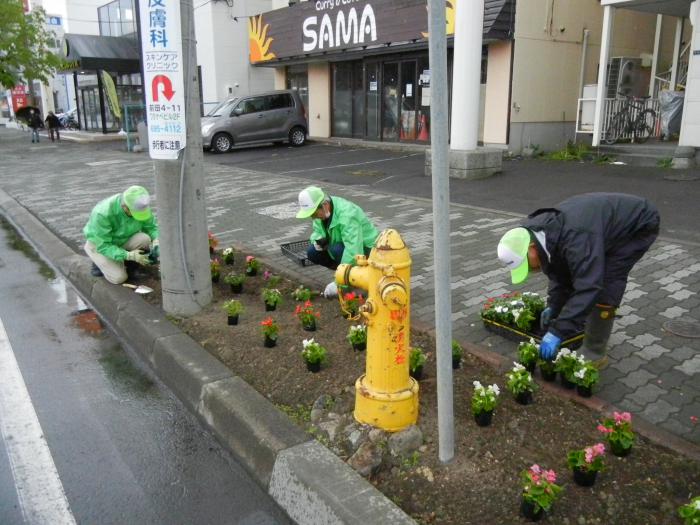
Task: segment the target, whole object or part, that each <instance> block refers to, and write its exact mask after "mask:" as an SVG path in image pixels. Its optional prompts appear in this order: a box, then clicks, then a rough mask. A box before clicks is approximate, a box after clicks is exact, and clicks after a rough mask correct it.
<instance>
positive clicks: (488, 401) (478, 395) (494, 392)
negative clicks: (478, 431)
mask: <svg viewBox="0 0 700 525" xmlns="http://www.w3.org/2000/svg"><path fill="white" fill-rule="evenodd" d="M500 393H501V391H500V389H499V388H498V385H496V384H493V385H489V386H486V387H485V386H484V385H482V384H481V383H480V382H479V381H474V393H473V394H472V414H473V415H474V420H475V421H476V424H477V425H479V426H480V427H486V426H488V425H490V424H491V419H492V418H493V410H494V409H495V408H496V404H497V403H498V396H499V395H500Z"/></svg>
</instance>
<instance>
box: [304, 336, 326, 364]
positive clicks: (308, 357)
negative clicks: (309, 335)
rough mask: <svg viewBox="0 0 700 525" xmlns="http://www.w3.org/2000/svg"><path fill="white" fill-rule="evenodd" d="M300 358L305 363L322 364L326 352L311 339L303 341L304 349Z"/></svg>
mask: <svg viewBox="0 0 700 525" xmlns="http://www.w3.org/2000/svg"><path fill="white" fill-rule="evenodd" d="M301 356H302V357H303V358H304V361H306V362H307V363H311V364H313V363H324V362H325V361H326V359H327V357H328V356H327V352H326V349H325V348H324V347H322V346H321V345H320V344H318V343H317V342H316V341H314V340H313V339H304V349H303V350H302V351H301Z"/></svg>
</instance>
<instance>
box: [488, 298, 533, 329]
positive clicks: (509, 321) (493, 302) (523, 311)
mask: <svg viewBox="0 0 700 525" xmlns="http://www.w3.org/2000/svg"><path fill="white" fill-rule="evenodd" d="M544 308H545V302H544V299H542V298H541V297H540V296H539V294H536V293H534V292H525V293H523V294H520V293H518V292H516V293H512V294H505V295H501V296H499V297H491V298H489V299H488V300H487V301H486V303H485V304H484V308H483V309H482V311H481V317H482V318H483V319H487V320H489V321H495V322H497V323H501V324H506V325H515V326H517V327H518V328H520V329H521V330H525V331H530V330H532V328H533V326H534V325H535V324H536V323H535V322H536V321H537V319H539V316H540V314H541V313H542V310H544Z"/></svg>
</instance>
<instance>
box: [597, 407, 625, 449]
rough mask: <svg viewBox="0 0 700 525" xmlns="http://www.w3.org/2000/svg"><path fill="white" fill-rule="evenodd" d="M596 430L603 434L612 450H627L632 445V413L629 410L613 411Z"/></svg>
mask: <svg viewBox="0 0 700 525" xmlns="http://www.w3.org/2000/svg"><path fill="white" fill-rule="evenodd" d="M598 430H600V431H601V432H602V433H603V434H605V437H606V439H607V440H608V443H609V444H610V448H612V449H613V451H615V450H619V451H625V450H629V449H630V448H632V445H634V432H633V431H632V415H631V414H630V413H629V412H613V417H612V418H607V419H605V420H603V422H602V423H601V424H600V425H598Z"/></svg>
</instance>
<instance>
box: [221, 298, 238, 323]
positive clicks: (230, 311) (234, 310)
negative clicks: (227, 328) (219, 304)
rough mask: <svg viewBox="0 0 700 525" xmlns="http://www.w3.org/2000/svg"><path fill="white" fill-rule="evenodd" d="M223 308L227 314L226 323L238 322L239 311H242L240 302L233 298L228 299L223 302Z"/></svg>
mask: <svg viewBox="0 0 700 525" xmlns="http://www.w3.org/2000/svg"><path fill="white" fill-rule="evenodd" d="M223 309H224V310H225V311H226V314H227V315H228V324H229V325H236V324H238V316H239V315H240V314H241V313H243V305H242V304H241V302H240V301H236V300H235V299H230V300H228V301H226V302H224V305H223Z"/></svg>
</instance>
